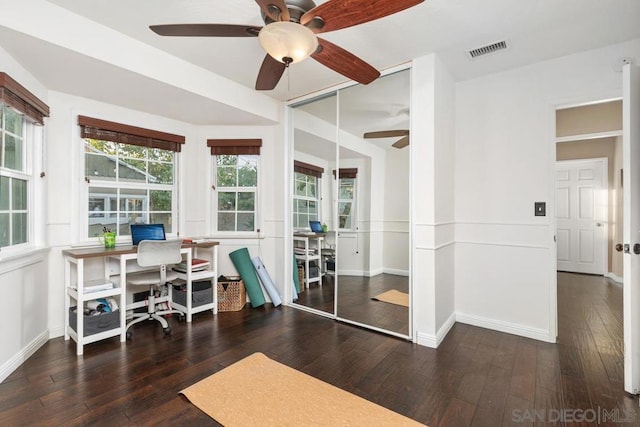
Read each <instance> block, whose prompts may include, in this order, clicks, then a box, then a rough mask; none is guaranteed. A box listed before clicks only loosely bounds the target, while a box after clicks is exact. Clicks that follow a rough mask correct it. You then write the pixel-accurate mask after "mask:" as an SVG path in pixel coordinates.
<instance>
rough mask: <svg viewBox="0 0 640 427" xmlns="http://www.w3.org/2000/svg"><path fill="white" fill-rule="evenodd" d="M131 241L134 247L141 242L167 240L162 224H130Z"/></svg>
mask: <svg viewBox="0 0 640 427" xmlns="http://www.w3.org/2000/svg"><path fill="white" fill-rule="evenodd" d="M131 240H132V241H133V245H134V246H137V245H138V243H140V241H141V240H167V236H166V235H165V234H164V224H131Z"/></svg>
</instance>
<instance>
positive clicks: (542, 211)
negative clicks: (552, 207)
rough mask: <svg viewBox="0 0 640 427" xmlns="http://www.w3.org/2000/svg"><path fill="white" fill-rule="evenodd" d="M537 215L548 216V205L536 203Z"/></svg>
mask: <svg viewBox="0 0 640 427" xmlns="http://www.w3.org/2000/svg"><path fill="white" fill-rule="evenodd" d="M533 205H534V208H535V215H536V216H546V215H547V203H546V202H534V204H533Z"/></svg>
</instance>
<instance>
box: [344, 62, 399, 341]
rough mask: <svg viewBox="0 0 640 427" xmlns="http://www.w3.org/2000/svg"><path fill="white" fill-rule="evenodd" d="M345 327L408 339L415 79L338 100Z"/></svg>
mask: <svg viewBox="0 0 640 427" xmlns="http://www.w3.org/2000/svg"><path fill="white" fill-rule="evenodd" d="M339 112H340V114H339V126H340V140H339V143H340V149H339V159H338V163H339V166H340V168H339V172H338V176H339V178H338V180H339V182H338V218H339V221H338V229H337V232H338V247H339V251H338V257H337V258H338V265H339V269H338V277H339V280H338V287H337V291H336V294H337V304H336V307H337V312H336V315H337V317H338V318H339V319H343V320H347V321H351V322H354V323H357V324H362V325H366V326H369V327H372V328H375V329H380V330H383V331H388V332H392V333H394V334H399V335H408V334H409V270H410V267H409V237H410V233H409V230H410V226H409V160H410V157H409V154H410V147H409V142H410V141H409V71H408V70H405V71H401V72H397V73H394V74H390V75H387V76H385V77H382V78H380V79H378V80H377V81H375V82H374V83H371V84H370V85H366V86H364V85H356V86H352V87H348V88H346V89H342V90H341V91H340V93H339Z"/></svg>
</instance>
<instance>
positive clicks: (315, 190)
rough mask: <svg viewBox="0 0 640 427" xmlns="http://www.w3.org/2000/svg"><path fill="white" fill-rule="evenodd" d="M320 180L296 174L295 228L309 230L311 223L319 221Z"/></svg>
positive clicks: (294, 198)
mask: <svg viewBox="0 0 640 427" xmlns="http://www.w3.org/2000/svg"><path fill="white" fill-rule="evenodd" d="M319 194H320V191H319V182H318V178H316V177H315V176H311V175H305V174H303V173H299V172H295V173H294V183H293V227H294V228H307V227H309V221H318V206H320V199H319Z"/></svg>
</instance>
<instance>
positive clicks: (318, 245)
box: [293, 233, 325, 288]
mask: <svg viewBox="0 0 640 427" xmlns="http://www.w3.org/2000/svg"><path fill="white" fill-rule="evenodd" d="M324 236H325V235H324V233H313V234H307V233H293V247H294V253H295V248H296V247H299V248H303V249H304V254H299V253H295V256H296V259H299V260H301V261H304V285H305V287H306V288H309V284H310V283H315V282H317V283H318V284H319V285H320V286H322V268H321V262H322V261H321V250H322V241H323V240H324ZM296 242H297V243H296ZM310 261H316V264H317V266H318V275H317V276H314V277H310V275H309V262H310Z"/></svg>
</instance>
